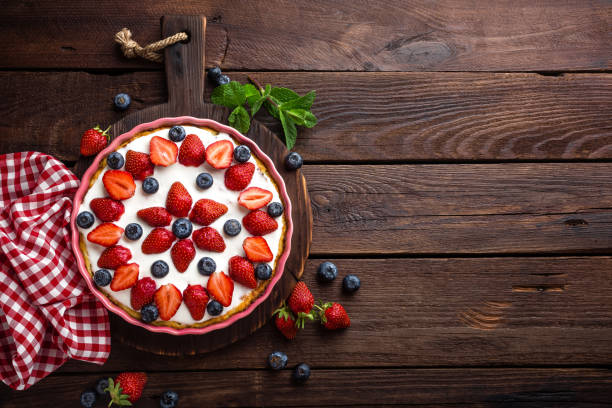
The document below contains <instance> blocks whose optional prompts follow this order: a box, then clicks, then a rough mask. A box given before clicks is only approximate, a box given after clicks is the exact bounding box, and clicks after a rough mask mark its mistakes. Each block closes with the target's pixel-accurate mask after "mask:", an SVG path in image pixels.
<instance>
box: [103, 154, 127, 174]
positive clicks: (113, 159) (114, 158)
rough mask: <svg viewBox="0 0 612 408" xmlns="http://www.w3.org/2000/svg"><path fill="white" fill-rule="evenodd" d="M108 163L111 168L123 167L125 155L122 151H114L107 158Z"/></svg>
mask: <svg viewBox="0 0 612 408" xmlns="http://www.w3.org/2000/svg"><path fill="white" fill-rule="evenodd" d="M106 164H107V165H108V167H110V168H111V169H114V170H117V169H120V168H122V167H123V165H124V164H125V159H124V158H123V155H121V153H119V152H112V153H111V154H109V155H108V157H107V158H106Z"/></svg>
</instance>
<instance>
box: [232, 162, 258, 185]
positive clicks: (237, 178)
mask: <svg viewBox="0 0 612 408" xmlns="http://www.w3.org/2000/svg"><path fill="white" fill-rule="evenodd" d="M253 173H255V165H254V164H253V163H251V162H246V163H240V164H235V165H233V166H232V167H230V168H229V169H227V170H226V171H225V187H227V188H229V189H230V190H234V191H241V190H244V189H245V188H246V187H247V186H248V185H249V183H250V182H251V179H252V178H253Z"/></svg>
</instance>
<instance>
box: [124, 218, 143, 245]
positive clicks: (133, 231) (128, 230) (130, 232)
mask: <svg viewBox="0 0 612 408" xmlns="http://www.w3.org/2000/svg"><path fill="white" fill-rule="evenodd" d="M125 237H126V238H127V239H129V240H130V241H136V240H137V239H140V237H142V227H141V226H140V224H138V223H135V222H132V223H130V224H128V225H126V227H125Z"/></svg>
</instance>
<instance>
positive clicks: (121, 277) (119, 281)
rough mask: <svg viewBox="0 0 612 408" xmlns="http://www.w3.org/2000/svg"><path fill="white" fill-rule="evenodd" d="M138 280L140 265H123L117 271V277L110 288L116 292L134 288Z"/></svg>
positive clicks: (114, 277)
mask: <svg viewBox="0 0 612 408" xmlns="http://www.w3.org/2000/svg"><path fill="white" fill-rule="evenodd" d="M137 280H138V264H137V263H131V264H127V265H121V266H120V267H118V268H117V270H115V275H114V276H113V280H112V281H111V284H110V288H111V289H112V290H114V291H115V292H117V291H119V290H123V289H127V288H131V287H132V286H134V284H135V283H136V281H137Z"/></svg>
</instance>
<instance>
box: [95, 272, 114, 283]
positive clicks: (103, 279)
mask: <svg viewBox="0 0 612 408" xmlns="http://www.w3.org/2000/svg"><path fill="white" fill-rule="evenodd" d="M93 278H94V283H95V284H96V285H98V286H100V287H102V286H106V285H108V284H109V283H111V280H112V277H111V274H110V272H109V271H108V270H106V269H98V270H97V271H95V272H94V276H93Z"/></svg>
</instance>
